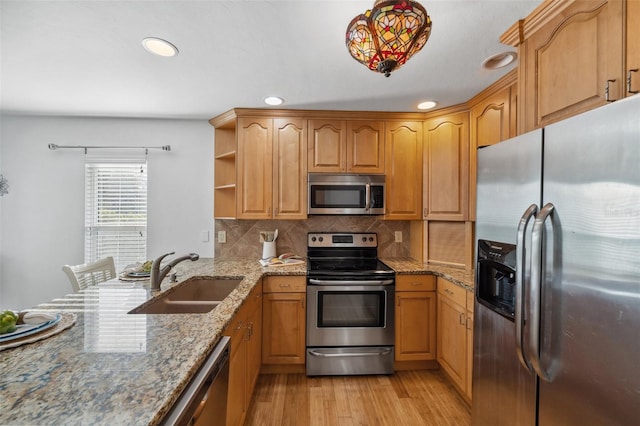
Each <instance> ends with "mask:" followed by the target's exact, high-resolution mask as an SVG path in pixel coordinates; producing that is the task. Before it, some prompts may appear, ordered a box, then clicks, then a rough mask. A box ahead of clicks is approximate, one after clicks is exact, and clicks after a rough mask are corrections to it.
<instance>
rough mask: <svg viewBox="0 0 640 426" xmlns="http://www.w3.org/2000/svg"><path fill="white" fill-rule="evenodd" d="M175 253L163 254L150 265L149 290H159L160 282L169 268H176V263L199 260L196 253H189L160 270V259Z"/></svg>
mask: <svg viewBox="0 0 640 426" xmlns="http://www.w3.org/2000/svg"><path fill="white" fill-rule="evenodd" d="M175 253H176V252H175V251H172V252H171V253H166V254H163V255H162V256H160V257H158V258H157V259H156V260H154V261H153V264H152V265H151V278H150V281H151V290H160V284H161V283H162V280H163V279H164V277H166V276H167V274H168V273H169V271H170V270H171V268H173V267H174V266H176V265H177V264H178V263H180V262H182V261H183V260H191V261H192V262H193V261H196V260H198V259H200V255H199V254H198V253H189V254H188V255H186V256H182V257H178V258H175V259H173V260H172V261H171V262H169V263H167V264H166V265H164V266H163V267H162V269H160V262H162V259H164V258H165V257H167V256H170V255H172V254H175Z"/></svg>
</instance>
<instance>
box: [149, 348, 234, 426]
mask: <svg viewBox="0 0 640 426" xmlns="http://www.w3.org/2000/svg"><path fill="white" fill-rule="evenodd" d="M229 342H230V338H229V337H228V336H224V337H222V339H220V342H218V344H217V345H216V347H215V348H214V349H213V352H211V355H209V357H208V358H207V360H206V361H205V363H204V364H203V365H202V367H201V368H200V370H198V373H197V374H196V376H195V377H194V378H193V380H192V381H191V383H189V386H187V388H186V389H185V390H184V392H182V395H180V397H179V398H178V401H177V402H176V403H175V404H174V405H173V408H172V409H171V411H169V413H168V414H167V415H166V416H165V418H164V419H163V420H162V423H161V424H162V425H180V426H182V425H185V426H192V425H194V426H202V425H207V426H223V425H225V424H226V419H227V389H228V386H229V354H230V351H231V346H230V345H229Z"/></svg>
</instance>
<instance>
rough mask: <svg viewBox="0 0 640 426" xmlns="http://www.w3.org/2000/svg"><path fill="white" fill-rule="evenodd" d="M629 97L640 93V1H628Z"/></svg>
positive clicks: (627, 92) (627, 67)
mask: <svg viewBox="0 0 640 426" xmlns="http://www.w3.org/2000/svg"><path fill="white" fill-rule="evenodd" d="M626 30H627V52H626V67H625V69H626V71H627V75H626V82H625V89H626V94H627V96H631V95H634V94H636V93H640V0H628V1H627V28H626Z"/></svg>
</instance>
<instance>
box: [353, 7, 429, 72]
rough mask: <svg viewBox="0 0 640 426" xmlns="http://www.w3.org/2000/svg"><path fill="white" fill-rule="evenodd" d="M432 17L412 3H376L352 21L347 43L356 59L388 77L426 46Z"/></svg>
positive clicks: (422, 8)
mask: <svg viewBox="0 0 640 426" xmlns="http://www.w3.org/2000/svg"><path fill="white" fill-rule="evenodd" d="M429 35H431V18H430V17H429V15H427V11H426V9H425V8H424V7H423V6H422V5H421V4H420V3H418V2H416V1H411V0H376V2H375V3H374V4H373V8H372V9H371V10H367V11H366V12H365V13H363V14H361V15H358V16H356V17H355V18H353V20H352V21H351V23H350V24H349V26H348V27H347V34H346V44H347V49H349V53H350V54H351V56H353V58H354V59H355V60H356V61H358V62H360V63H362V64H363V65H365V66H366V67H367V68H369V69H370V70H373V71H377V72H380V73H382V74H384V75H385V76H386V77H389V75H391V71H393V70H396V69H398V68H400V67H401V66H402V65H403V64H404V63H405V62H407V61H408V60H409V58H411V57H412V56H413V55H415V54H416V53H418V52H419V51H420V49H422V47H423V46H424V45H425V44H426V43H427V40H428V39H429Z"/></svg>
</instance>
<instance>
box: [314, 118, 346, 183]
mask: <svg viewBox="0 0 640 426" xmlns="http://www.w3.org/2000/svg"><path fill="white" fill-rule="evenodd" d="M308 149H309V152H308V161H309V163H308V165H309V167H308V170H309V172H316V173H317V172H327V173H344V172H346V155H347V150H346V122H345V121H341V120H309V142H308Z"/></svg>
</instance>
